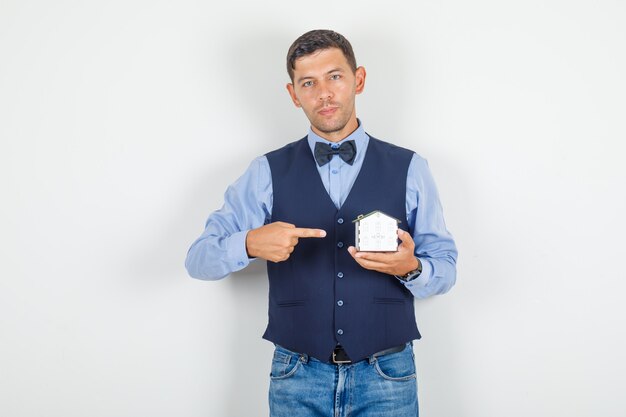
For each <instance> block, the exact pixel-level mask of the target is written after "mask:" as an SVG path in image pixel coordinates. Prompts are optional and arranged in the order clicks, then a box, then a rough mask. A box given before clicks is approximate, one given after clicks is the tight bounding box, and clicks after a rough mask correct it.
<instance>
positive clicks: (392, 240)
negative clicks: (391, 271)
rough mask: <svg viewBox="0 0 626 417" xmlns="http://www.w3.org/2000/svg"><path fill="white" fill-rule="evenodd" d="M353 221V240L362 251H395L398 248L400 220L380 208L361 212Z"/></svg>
mask: <svg viewBox="0 0 626 417" xmlns="http://www.w3.org/2000/svg"><path fill="white" fill-rule="evenodd" d="M353 223H354V231H355V236H354V241H355V246H356V248H357V250H359V251H363V252H395V251H397V250H398V224H399V223H400V220H398V219H396V218H395V217H391V216H389V215H387V214H385V213H383V212H382V211H380V210H376V211H372V212H371V213H369V214H361V215H360V216H359V217H357V218H356V220H353Z"/></svg>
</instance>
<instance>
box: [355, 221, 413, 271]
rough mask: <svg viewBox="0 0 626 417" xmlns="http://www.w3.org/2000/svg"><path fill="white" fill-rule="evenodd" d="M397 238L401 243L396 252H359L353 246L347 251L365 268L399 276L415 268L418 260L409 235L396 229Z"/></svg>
mask: <svg viewBox="0 0 626 417" xmlns="http://www.w3.org/2000/svg"><path fill="white" fill-rule="evenodd" d="M398 238H400V240H401V242H402V243H400V245H399V246H398V251H397V252H359V251H357V250H356V248H355V247H354V246H350V247H349V248H348V252H350V255H352V257H353V258H354V260H355V261H357V263H358V264H359V265H361V266H362V267H363V268H365V269H370V270H372V271H378V272H382V273H384V274H389V275H398V276H401V275H404V274H407V273H409V272H410V271H413V270H415V269H417V267H418V266H419V261H418V260H417V258H416V257H415V253H414V251H415V243H414V242H413V238H411V235H410V234H409V233H408V232H406V231H404V230H402V229H398Z"/></svg>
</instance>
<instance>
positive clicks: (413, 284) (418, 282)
mask: <svg viewBox="0 0 626 417" xmlns="http://www.w3.org/2000/svg"><path fill="white" fill-rule="evenodd" d="M417 259H419V261H420V263H421V264H422V273H421V274H420V276H419V277H417V278H415V279H414V280H411V281H408V282H407V281H402V280H401V279H399V280H398V281H400V282H401V283H403V284H404V286H405V287H406V288H407V289H409V290H416V289H419V288H423V287H425V286H426V284H427V283H428V281H430V276H431V275H432V273H433V267H432V265H431V264H430V262H429V261H428V260H427V259H424V258H419V257H418V258H417ZM411 292H412V291H411Z"/></svg>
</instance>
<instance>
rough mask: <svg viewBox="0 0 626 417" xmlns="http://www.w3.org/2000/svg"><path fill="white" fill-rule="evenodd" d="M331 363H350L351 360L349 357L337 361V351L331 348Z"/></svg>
mask: <svg viewBox="0 0 626 417" xmlns="http://www.w3.org/2000/svg"><path fill="white" fill-rule="evenodd" d="M333 363H336V364H342V363H352V361H351V360H350V359H348V360H347V361H346V360H344V361H340V360H339V361H338V360H337V352H335V351H334V350H333Z"/></svg>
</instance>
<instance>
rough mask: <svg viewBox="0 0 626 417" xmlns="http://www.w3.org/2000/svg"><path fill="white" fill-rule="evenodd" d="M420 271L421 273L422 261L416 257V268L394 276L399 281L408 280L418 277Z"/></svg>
mask: <svg viewBox="0 0 626 417" xmlns="http://www.w3.org/2000/svg"><path fill="white" fill-rule="evenodd" d="M416 259H417V258H416ZM421 273H422V262H421V261H420V260H419V259H417V268H416V269H414V270H412V271H409V272H407V273H406V274H404V275H396V278H398V279H399V280H400V281H404V282H409V281H413V280H414V279H415V278H417V277H419V276H420V274H421Z"/></svg>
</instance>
